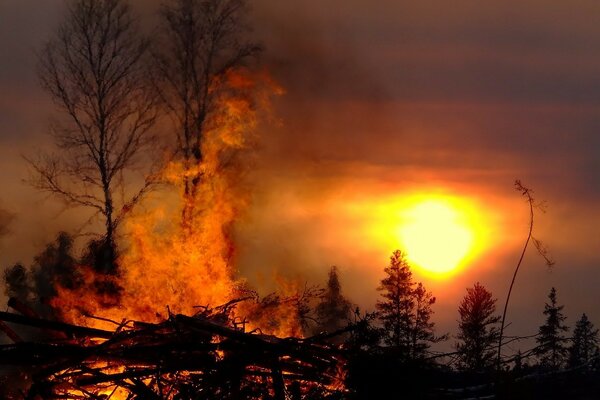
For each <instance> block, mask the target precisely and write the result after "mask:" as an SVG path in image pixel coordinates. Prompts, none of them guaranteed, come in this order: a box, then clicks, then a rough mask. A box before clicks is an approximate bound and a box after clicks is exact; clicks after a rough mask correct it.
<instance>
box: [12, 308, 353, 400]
mask: <svg viewBox="0 0 600 400" xmlns="http://www.w3.org/2000/svg"><path fill="white" fill-rule="evenodd" d="M246 300H247V299H240V300H236V301H231V302H229V303H227V304H225V305H222V306H220V307H216V308H206V307H202V308H200V309H199V310H198V311H197V312H196V313H195V314H194V315H191V316H187V315H183V314H172V313H170V312H169V314H168V317H167V318H166V319H165V320H164V321H162V322H158V323H147V322H142V321H132V320H123V321H121V322H116V321H104V322H109V323H110V324H113V325H114V329H113V330H105V329H98V328H90V327H86V326H80V325H74V324H68V323H64V322H57V321H52V320H48V319H42V318H39V317H37V316H36V315H35V313H34V312H33V311H31V310H30V309H28V307H27V306H25V305H24V304H22V303H21V302H19V301H18V300H16V299H11V300H10V301H9V306H10V307H11V308H13V309H14V310H18V311H20V313H11V312H1V313H0V320H1V321H4V322H10V323H13V324H18V325H24V326H29V327H33V328H36V329H39V330H41V331H42V332H43V334H44V337H45V338H46V339H45V340H44V341H36V342H27V341H24V340H23V339H21V337H20V336H19V334H18V333H16V332H15V331H14V330H13V329H11V328H10V327H9V326H8V325H7V324H5V323H4V322H3V323H1V324H0V329H2V330H3V331H4V332H5V333H6V334H7V335H8V336H9V337H10V338H11V339H12V340H13V341H14V342H15V343H14V344H10V345H3V346H0V360H1V362H2V364H3V365H4V366H7V365H8V366H13V367H15V366H16V367H25V369H26V370H27V371H28V376H27V378H28V380H29V382H28V383H27V384H26V385H25V387H27V389H25V390H23V391H21V392H20V393H13V394H12V397H13V398H26V399H65V398H67V399H192V398H203V399H263V398H272V399H301V398H340V397H341V396H342V395H343V393H344V389H343V388H344V385H343V368H342V363H343V355H342V353H341V351H340V350H339V349H338V348H337V347H335V346H333V345H330V344H326V343H325V340H326V339H327V338H328V337H331V335H329V336H328V337H326V336H320V337H312V338H306V339H300V338H293V337H290V338H278V337H276V336H273V335H266V334H263V333H262V332H261V331H260V330H258V329H254V330H252V331H246V321H244V320H238V321H236V320H234V319H232V318H231V315H232V310H233V309H235V308H236V306H237V305H238V304H239V303H240V302H243V301H246ZM339 333H342V332H339Z"/></svg>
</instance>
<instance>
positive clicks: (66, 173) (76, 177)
mask: <svg viewBox="0 0 600 400" xmlns="http://www.w3.org/2000/svg"><path fill="white" fill-rule="evenodd" d="M148 47H149V46H148V41H147V40H144V39H142V38H141V37H140V35H139V34H138V30H137V27H136V24H135V21H134V18H133V17H132V15H131V11H130V8H129V6H128V5H127V4H126V3H125V2H124V0H101V1H96V0H76V1H74V2H72V3H70V4H69V7H68V11H67V15H66V18H65V20H64V22H63V23H62V25H61V26H60V27H59V29H58V31H57V33H56V35H55V37H54V38H53V39H51V40H50V41H49V42H48V43H47V44H46V45H45V47H44V49H43V51H42V52H41V53H40V55H39V65H40V67H39V77H40V81H41V84H42V86H43V88H44V89H45V90H46V91H47V92H48V93H49V94H50V96H51V97H52V100H53V101H54V103H55V104H56V105H57V106H58V108H59V109H60V110H61V111H62V116H63V118H61V119H60V120H59V121H57V123H55V124H54V126H53V129H52V134H53V138H54V142H55V144H56V146H57V150H58V152H57V153H56V154H43V155H41V156H40V157H39V158H38V159H36V160H32V159H29V160H28V161H29V163H30V165H31V166H32V168H33V175H32V178H31V183H32V184H33V185H34V186H35V187H36V188H38V189H40V190H42V191H45V192H48V193H50V194H52V195H56V196H58V197H60V198H62V199H63V200H65V201H66V203H67V204H68V205H69V206H83V207H87V208H90V209H92V210H94V211H95V212H96V214H97V215H101V216H102V217H103V219H104V224H105V240H104V242H105V244H106V246H105V249H106V251H108V252H109V253H110V254H108V258H107V261H110V262H108V263H106V264H105V268H106V269H107V271H106V272H111V269H112V268H114V264H113V263H112V259H113V257H114V254H112V253H113V252H114V238H115V231H116V229H117V227H118V226H119V223H120V222H121V221H122V219H123V216H124V215H125V214H126V213H127V211H129V210H130V209H131V208H132V207H133V206H134V205H135V204H136V203H138V202H139V201H140V199H141V198H142V197H143V196H144V194H145V193H146V192H147V191H148V190H149V189H150V188H151V186H152V185H153V184H154V183H155V180H154V179H153V178H152V174H150V173H149V172H148V171H146V172H145V173H143V174H142V176H141V177H140V176H137V177H136V176H135V175H134V173H139V171H140V168H139V166H140V165H141V164H142V160H141V159H142V155H144V153H145V151H146V149H147V146H148V145H149V144H150V142H151V139H152V138H151V136H150V130H151V128H152V126H153V125H154V122H155V119H156V112H155V110H156V107H155V103H156V102H155V101H154V99H153V96H152V95H151V93H152V91H150V90H148V81H149V79H148V74H147V71H146V69H145V65H146V63H145V61H144V58H145V56H146V54H147V51H148ZM133 180H135V181H136V182H141V183H140V184H139V185H138V186H137V187H136V188H133V186H132V185H130V182H132V181H133ZM104 256H106V255H104Z"/></svg>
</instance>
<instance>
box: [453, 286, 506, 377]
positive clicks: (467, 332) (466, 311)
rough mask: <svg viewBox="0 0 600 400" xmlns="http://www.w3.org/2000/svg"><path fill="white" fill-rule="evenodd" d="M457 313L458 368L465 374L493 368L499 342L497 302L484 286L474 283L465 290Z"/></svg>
mask: <svg viewBox="0 0 600 400" xmlns="http://www.w3.org/2000/svg"><path fill="white" fill-rule="evenodd" d="M458 312H459V314H460V321H459V323H458V329H459V333H458V335H457V338H458V339H459V342H458V343H457V344H456V350H457V351H458V353H459V367H460V368H461V369H464V370H468V371H483V370H486V369H489V368H492V367H493V363H494V355H495V349H494V348H493V345H494V344H495V343H496V342H497V341H498V334H499V329H498V327H497V326H496V324H498V323H499V322H500V316H499V315H495V313H496V299H494V298H493V297H492V293H490V292H489V291H488V290H487V289H486V288H485V287H484V286H482V285H481V284H480V283H479V282H477V283H476V284H475V285H474V286H473V287H472V288H467V294H466V295H465V297H464V298H463V300H462V301H461V303H460V305H459V307H458Z"/></svg>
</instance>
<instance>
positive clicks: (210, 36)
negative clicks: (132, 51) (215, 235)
mask: <svg viewBox="0 0 600 400" xmlns="http://www.w3.org/2000/svg"><path fill="white" fill-rule="evenodd" d="M245 7H246V4H245V0H203V1H200V0H172V1H171V2H170V3H168V4H164V5H163V7H162V19H163V23H164V28H163V29H162V30H161V32H163V35H162V37H161V40H160V41H159V42H160V45H159V46H158V48H157V51H156V54H155V63H154V64H155V67H156V68H155V78H156V79H155V83H156V86H157V89H158V91H157V92H158V93H159V95H160V97H161V99H162V101H163V104H164V106H165V108H166V109H167V110H168V111H169V113H170V114H171V116H172V117H173V120H174V121H175V124H176V139H177V142H176V143H177V144H176V156H177V157H178V158H179V159H180V160H181V161H182V163H183V169H184V173H183V174H182V182H181V184H182V186H183V193H184V199H183V201H184V204H183V209H182V215H181V217H182V225H183V227H184V228H185V229H188V230H189V229H191V226H190V222H191V221H192V220H193V215H194V212H195V199H196V195H197V192H198V188H199V186H200V185H201V183H202V182H203V180H204V176H203V172H202V168H200V165H201V163H202V162H203V141H204V139H205V134H206V132H207V131H208V130H209V129H211V125H214V124H216V123H218V121H216V119H218V118H214V116H215V114H216V113H218V111H219V110H218V98H219V95H220V92H221V91H222V90H224V89H225V87H226V84H225V82H224V79H225V77H226V75H227V74H228V73H229V72H231V71H232V70H234V69H236V68H238V67H240V66H243V65H244V63H245V62H246V61H247V60H248V59H249V58H251V57H252V56H255V55H257V54H258V53H259V52H260V47H259V46H257V45H256V44H253V43H251V42H248V41H246V40H244V39H243V36H244V33H245V31H246V30H247V29H246V27H245V25H244V15H245V13H244V9H245Z"/></svg>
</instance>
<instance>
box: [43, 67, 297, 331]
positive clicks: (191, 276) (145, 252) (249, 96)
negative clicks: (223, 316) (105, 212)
mask: <svg viewBox="0 0 600 400" xmlns="http://www.w3.org/2000/svg"><path fill="white" fill-rule="evenodd" d="M224 79H225V81H224V82H215V85H219V84H223V85H224V87H225V90H223V91H222V93H221V94H220V95H219V100H218V107H216V109H217V110H219V111H218V112H216V113H215V114H214V115H213V116H212V118H211V121H210V123H208V124H207V130H206V132H205V134H204V137H203V138H204V140H203V142H202V149H201V150H202V156H203V157H202V162H201V163H199V164H198V165H193V166H190V165H187V164H185V163H184V162H183V161H172V162H170V163H169V164H168V165H167V166H166V168H165V169H164V171H163V177H164V180H165V181H166V182H168V183H171V184H172V185H174V186H176V187H179V189H180V192H181V193H180V197H179V200H178V201H177V206H176V207H173V206H172V205H170V204H169V203H166V204H162V205H160V206H159V207H155V208H154V209H153V210H151V211H150V212H145V213H135V214H132V215H131V216H130V217H129V219H128V220H127V221H126V222H125V223H124V224H125V225H124V227H123V231H124V232H123V233H125V235H124V237H126V238H128V239H127V243H126V244H125V245H124V246H121V248H122V251H121V253H122V254H121V256H120V258H119V260H118V264H119V266H120V268H121V271H122V273H121V275H120V276H119V277H118V278H117V279H118V284H119V286H121V287H122V288H123V291H122V293H121V295H120V296H119V298H118V299H116V298H114V297H112V296H113V294H112V293H109V292H103V291H102V290H97V289H98V286H100V287H101V286H102V285H103V284H105V283H106V284H110V283H111V282H110V281H111V279H114V278H111V277H105V276H99V275H97V274H95V273H94V272H93V271H92V269H90V268H83V269H82V270H83V275H84V278H83V279H84V284H83V285H82V286H81V287H80V288H79V289H76V290H71V289H66V288H60V287H59V288H57V291H58V296H57V297H56V298H54V299H53V300H52V301H51V305H52V306H53V307H54V309H55V310H57V311H58V312H59V313H60V314H61V316H62V318H63V319H64V320H66V321H68V322H73V323H78V324H82V325H88V326H94V327H99V328H105V329H108V328H113V329H114V327H115V326H114V325H112V326H110V323H109V322H107V321H103V320H99V319H90V318H86V317H85V316H84V315H85V314H88V315H94V316H98V317H102V318H105V319H109V320H112V321H115V322H118V323H119V322H120V321H122V320H125V319H134V320H140V321H147V322H158V321H160V320H163V319H164V318H165V317H166V316H167V313H166V311H167V307H168V308H169V310H170V311H171V312H173V313H182V314H187V315H192V314H194V313H195V312H196V311H197V309H196V307H197V306H212V307H214V306H218V305H221V304H225V303H227V302H229V301H231V300H232V299H235V298H237V297H240V296H241V294H240V293H241V292H240V289H241V288H243V287H244V286H245V284H244V281H243V280H242V279H240V278H239V277H237V276H236V273H237V271H236V268H235V265H234V262H233V261H234V258H233V256H234V252H233V243H232V238H231V237H230V236H231V235H230V232H231V226H232V224H233V223H234V222H235V220H236V218H237V217H238V216H239V215H240V213H241V212H242V211H243V210H244V209H245V208H246V206H247V204H248V201H249V198H248V194H247V192H245V191H243V190H240V185H239V176H240V170H239V168H238V166H236V165H235V163H234V162H233V163H232V162H230V160H229V158H228V157H229V156H231V155H232V154H234V153H235V152H237V151H240V150H245V149H248V148H250V147H252V145H253V144H254V143H255V140H256V135H255V131H256V129H257V126H258V122H259V119H260V116H259V111H264V110H268V99H269V97H270V95H271V94H272V93H281V92H282V91H281V89H280V88H278V87H276V86H275V85H274V84H273V82H272V81H271V80H270V79H269V78H268V77H267V76H266V75H265V74H260V75H258V76H256V75H252V74H250V73H249V72H248V71H245V70H243V71H235V72H232V73H229V74H228V75H227V76H226V77H225V78H224ZM225 158H227V161H226V162H224V159H225ZM232 158H233V157H232ZM198 173H199V175H200V176H202V178H203V182H202V183H201V184H200V185H199V186H198V191H197V193H196V195H195V196H194V197H193V198H191V199H190V198H189V196H188V197H187V198H186V196H184V195H183V189H182V188H181V186H182V185H181V182H182V181H183V178H184V177H185V176H195V175H196V174H198ZM185 201H193V202H194V207H195V209H196V210H198V212H196V213H195V214H194V215H191V216H189V218H191V219H192V220H191V221H185V224H186V225H187V226H190V227H192V228H193V229H191V231H190V232H191V233H189V232H184V228H183V227H182V224H181V223H180V218H181V217H180V216H181V207H185ZM106 281H108V282H106ZM113 283H114V282H113ZM282 287H283V289H284V292H285V293H292V292H293V291H295V290H297V289H298V288H297V287H294V285H293V284H290V283H285V284H283V282H282ZM117 300H118V301H117ZM261 306H264V304H258V303H256V302H254V303H252V302H249V303H246V304H243V305H241V306H240V310H238V311H239V313H240V314H241V315H250V314H252V315H254V317H255V318H254V320H253V321H250V323H249V325H248V328H249V329H254V328H260V329H261V330H262V331H263V332H264V333H269V334H275V335H279V336H301V334H302V332H301V328H300V323H299V321H298V319H297V318H296V314H297V313H295V312H294V310H293V307H294V305H293V304H292V303H290V302H287V303H286V302H280V303H277V304H276V303H273V304H270V305H269V307H267V308H268V309H269V318H267V317H266V315H267V314H266V313H265V312H258V311H257V310H258V309H259V308H260V307H261ZM273 321H277V322H276V323H274V322H273ZM107 324H108V325H107Z"/></svg>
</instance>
